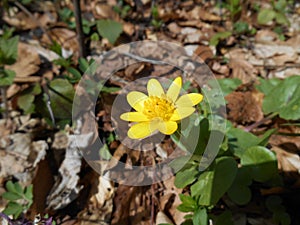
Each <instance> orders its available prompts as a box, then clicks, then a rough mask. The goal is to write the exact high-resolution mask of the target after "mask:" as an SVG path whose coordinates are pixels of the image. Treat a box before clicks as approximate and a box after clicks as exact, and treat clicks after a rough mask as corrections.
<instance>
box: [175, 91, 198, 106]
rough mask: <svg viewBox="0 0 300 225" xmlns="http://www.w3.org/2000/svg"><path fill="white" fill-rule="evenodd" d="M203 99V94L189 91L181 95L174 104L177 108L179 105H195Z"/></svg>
mask: <svg viewBox="0 0 300 225" xmlns="http://www.w3.org/2000/svg"><path fill="white" fill-rule="evenodd" d="M202 99H203V95H201V94H197V93H190V94H186V95H183V96H181V97H180V98H179V99H178V100H177V101H176V102H175V105H176V106H177V107H178V108H181V107H191V106H194V105H197V104H198V103H199V102H201V101H202Z"/></svg>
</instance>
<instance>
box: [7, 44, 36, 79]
mask: <svg viewBox="0 0 300 225" xmlns="http://www.w3.org/2000/svg"><path fill="white" fill-rule="evenodd" d="M40 64H41V61H40V57H39V55H38V53H37V52H36V51H34V50H33V48H32V46H31V45H29V44H25V43H22V42H19V45H18V59H17V61H16V63H14V64H13V65H10V66H7V69H10V70H13V71H15V73H16V79H18V78H20V79H25V80H26V77H28V76H30V75H32V74H34V73H36V72H37V71H38V70H39V69H40V67H39V66H40Z"/></svg>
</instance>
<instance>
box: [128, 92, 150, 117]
mask: <svg viewBox="0 0 300 225" xmlns="http://www.w3.org/2000/svg"><path fill="white" fill-rule="evenodd" d="M147 98H148V96H147V95H145V94H144V93H142V92H139V91H131V92H129V93H128V94H127V101H128V103H129V105H131V107H132V108H134V109H135V110H136V111H140V112H141V111H143V108H144V101H145V100H146V99H147Z"/></svg>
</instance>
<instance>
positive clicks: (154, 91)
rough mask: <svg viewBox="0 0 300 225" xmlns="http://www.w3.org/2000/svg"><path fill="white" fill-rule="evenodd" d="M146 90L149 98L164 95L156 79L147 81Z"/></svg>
mask: <svg viewBox="0 0 300 225" xmlns="http://www.w3.org/2000/svg"><path fill="white" fill-rule="evenodd" d="M147 90H148V95H149V96H159V97H160V96H161V95H163V94H164V93H165V92H164V89H163V88H162V86H161V84H160V83H159V81H158V80H156V79H151V80H149V81H148V84H147Z"/></svg>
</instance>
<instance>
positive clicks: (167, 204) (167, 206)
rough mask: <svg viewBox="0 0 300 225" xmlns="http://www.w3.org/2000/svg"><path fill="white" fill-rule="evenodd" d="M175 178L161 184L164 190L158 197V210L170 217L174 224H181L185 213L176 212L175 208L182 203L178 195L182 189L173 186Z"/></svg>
mask: <svg viewBox="0 0 300 225" xmlns="http://www.w3.org/2000/svg"><path fill="white" fill-rule="evenodd" d="M174 180H175V177H172V178H170V179H168V180H165V181H164V182H163V185H164V190H163V193H162V196H161V197H160V201H159V203H160V207H159V208H160V209H161V210H162V211H163V212H164V213H166V214H167V215H169V216H170V219H172V220H173V221H174V222H175V224H181V223H183V221H184V216H185V215H186V213H183V212H180V211H178V209H177V207H178V206H179V205H180V204H181V203H182V202H181V200H180V198H179V194H181V193H182V189H179V188H176V187H175V186H174Z"/></svg>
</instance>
